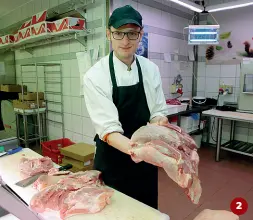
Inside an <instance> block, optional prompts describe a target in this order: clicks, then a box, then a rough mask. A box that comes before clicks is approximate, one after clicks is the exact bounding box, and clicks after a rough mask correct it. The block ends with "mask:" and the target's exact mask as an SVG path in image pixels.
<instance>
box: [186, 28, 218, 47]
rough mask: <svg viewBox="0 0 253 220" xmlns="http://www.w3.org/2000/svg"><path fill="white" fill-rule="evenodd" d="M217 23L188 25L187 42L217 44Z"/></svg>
mask: <svg viewBox="0 0 253 220" xmlns="http://www.w3.org/2000/svg"><path fill="white" fill-rule="evenodd" d="M219 29H220V26H219V25H190V26H189V35H188V44H193V45H198V44H219Z"/></svg>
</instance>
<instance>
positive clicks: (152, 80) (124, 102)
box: [83, 5, 168, 209]
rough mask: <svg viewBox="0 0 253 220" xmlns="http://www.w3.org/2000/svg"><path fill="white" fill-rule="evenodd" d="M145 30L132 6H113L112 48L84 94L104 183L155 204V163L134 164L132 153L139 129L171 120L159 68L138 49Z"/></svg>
mask: <svg viewBox="0 0 253 220" xmlns="http://www.w3.org/2000/svg"><path fill="white" fill-rule="evenodd" d="M143 33H144V31H143V24H142V16H141V14H140V13H139V12H138V11H137V10H135V9H134V8H133V7H131V6H129V5H126V6H124V7H120V8H117V9H115V10H114V11H113V13H112V14H111V16H110V18H109V22H108V28H107V39H108V40H109V41H110V43H111V46H112V51H111V52H110V53H109V54H108V55H107V56H105V57H103V58H102V59H100V60H99V61H98V62H97V63H96V64H95V65H94V66H92V67H91V68H90V69H89V70H88V71H87V73H86V74H85V76H84V78H83V81H84V98H85V102H86V107H87V111H88V113H89V115H90V118H91V121H92V123H93V125H94V128H95V131H96V136H95V138H94V141H95V142H96V153H95V158H94V169H96V170H99V171H101V172H102V178H103V180H104V182H105V184H106V185H108V186H110V187H112V188H114V189H116V190H118V191H120V192H122V193H124V194H126V195H128V196H130V197H132V198H134V199H136V200H138V201H140V202H142V203H145V204H147V205H149V206H151V207H153V208H155V209H157V208H158V207H157V206H158V169H157V167H155V166H153V165H150V164H148V163H145V162H140V163H135V162H133V161H132V159H131V157H130V155H129V153H128V150H129V149H130V148H131V146H132V143H130V138H131V136H132V134H133V133H134V132H135V131H136V130H137V129H139V128H140V127H141V126H144V125H147V123H158V124H160V125H162V124H166V123H168V119H167V117H166V115H167V114H168V112H167V106H166V101H165V97H164V94H163V90H162V83H161V76H160V72H159V68H158V66H157V65H156V64H154V63H153V62H151V61H150V60H148V59H147V58H144V57H142V56H138V55H136V54H135V53H136V50H137V48H138V45H139V42H140V41H141V39H142V36H143Z"/></svg>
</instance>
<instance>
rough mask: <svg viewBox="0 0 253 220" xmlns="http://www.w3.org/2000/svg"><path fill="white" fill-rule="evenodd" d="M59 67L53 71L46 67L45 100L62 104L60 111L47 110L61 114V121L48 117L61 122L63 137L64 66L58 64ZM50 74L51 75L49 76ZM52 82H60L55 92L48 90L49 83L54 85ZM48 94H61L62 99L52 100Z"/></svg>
mask: <svg viewBox="0 0 253 220" xmlns="http://www.w3.org/2000/svg"><path fill="white" fill-rule="evenodd" d="M58 67H59V68H60V69H59V70H58V68H57V70H53V71H48V70H47V69H46V68H44V90H45V100H46V101H47V103H51V104H57V105H58V106H60V111H54V110H50V109H48V110H47V114H48V113H55V114H57V115H58V116H59V115H60V116H61V122H60V121H57V120H52V119H49V118H48V117H47V121H48V122H52V123H56V124H60V125H61V126H62V137H63V138H64V137H65V129H64V113H63V112H64V111H63V87H62V66H61V64H58ZM55 74H57V75H58V76H54V77H52V75H55ZM49 75H50V76H49ZM52 79H57V81H52ZM52 84H58V85H60V86H56V88H55V90H56V91H55V92H54V91H47V90H46V88H47V86H48V85H52ZM48 94H52V95H59V96H61V99H60V100H61V101H56V102H55V101H50V100H47V95H48Z"/></svg>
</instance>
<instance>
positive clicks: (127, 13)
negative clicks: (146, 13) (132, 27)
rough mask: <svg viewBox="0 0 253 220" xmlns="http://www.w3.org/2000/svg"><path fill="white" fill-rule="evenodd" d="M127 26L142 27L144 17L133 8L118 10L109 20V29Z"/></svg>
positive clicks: (128, 6)
mask: <svg viewBox="0 0 253 220" xmlns="http://www.w3.org/2000/svg"><path fill="white" fill-rule="evenodd" d="M125 24H136V25H138V26H139V27H142V16H141V14H140V13H139V12H138V11H136V10H135V9H134V8H133V7H132V6H130V5H125V6H123V7H120V8H116V9H115V10H114V11H113V12H112V15H111V16H110V18H109V22H108V27H111V26H113V27H114V28H119V27H121V26H123V25H125Z"/></svg>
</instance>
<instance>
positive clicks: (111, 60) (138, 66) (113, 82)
mask: <svg viewBox="0 0 253 220" xmlns="http://www.w3.org/2000/svg"><path fill="white" fill-rule="evenodd" d="M136 65H137V68H138V76H139V82H140V84H143V78H142V70H141V65H140V63H139V61H138V59H137V57H136ZM109 68H110V74H111V80H112V86H113V92H116V89H117V87H118V86H117V81H116V76H115V70H114V64H113V51H112V52H111V53H110V56H109Z"/></svg>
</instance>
